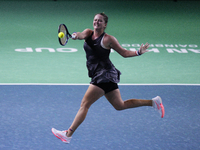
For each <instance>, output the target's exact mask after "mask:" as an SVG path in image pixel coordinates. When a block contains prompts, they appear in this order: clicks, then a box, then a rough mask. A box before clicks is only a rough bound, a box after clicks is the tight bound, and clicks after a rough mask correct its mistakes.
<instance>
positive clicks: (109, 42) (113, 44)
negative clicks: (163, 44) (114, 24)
mask: <svg viewBox="0 0 200 150" xmlns="http://www.w3.org/2000/svg"><path fill="white" fill-rule="evenodd" d="M104 45H105V46H106V47H107V48H108V49H111V48H112V49H114V50H115V51H116V52H118V53H119V54H120V55H121V56H123V57H125V58H126V57H134V56H139V55H141V54H144V53H145V52H148V50H147V49H148V48H149V44H148V43H146V44H145V45H143V44H142V45H141V47H140V49H139V50H138V51H129V50H126V49H124V48H123V47H122V46H121V45H120V44H119V42H118V40H117V39H116V38H115V37H114V36H111V35H108V34H106V35H105V37H104Z"/></svg>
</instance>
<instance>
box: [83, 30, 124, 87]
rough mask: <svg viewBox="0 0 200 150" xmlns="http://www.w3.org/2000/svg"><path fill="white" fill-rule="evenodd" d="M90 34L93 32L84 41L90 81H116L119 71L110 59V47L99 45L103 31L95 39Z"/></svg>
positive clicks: (118, 79)
mask: <svg viewBox="0 0 200 150" xmlns="http://www.w3.org/2000/svg"><path fill="white" fill-rule="evenodd" d="M92 35H93V33H92V34H91V35H90V36H89V37H88V38H87V39H86V40H85V42H84V50H85V52H86V59H87V62H86V65H87V69H88V76H89V77H90V78H91V82H90V83H97V84H98V83H106V82H114V83H118V82H119V81H120V74H121V72H120V71H119V70H117V69H116V68H115V66H114V65H113V64H112V62H111V61H110V58H109V55H110V49H105V48H103V47H102V45H101V42H102V40H103V37H104V35H105V32H104V33H103V34H102V35H101V36H100V37H98V38H97V39H95V40H92Z"/></svg>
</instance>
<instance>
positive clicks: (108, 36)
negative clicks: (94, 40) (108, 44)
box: [104, 33, 116, 41]
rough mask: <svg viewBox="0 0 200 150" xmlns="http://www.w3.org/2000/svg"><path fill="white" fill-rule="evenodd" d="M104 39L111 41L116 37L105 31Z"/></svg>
mask: <svg viewBox="0 0 200 150" xmlns="http://www.w3.org/2000/svg"><path fill="white" fill-rule="evenodd" d="M104 39H105V40H106V41H113V40H116V38H115V37H114V36H112V35H109V34H107V33H105V36H104Z"/></svg>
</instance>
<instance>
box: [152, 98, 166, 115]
mask: <svg viewBox="0 0 200 150" xmlns="http://www.w3.org/2000/svg"><path fill="white" fill-rule="evenodd" d="M152 100H153V108H155V109H156V110H157V111H158V112H159V113H160V115H161V118H163V117H164V115H165V108H164V106H163V104H162V99H161V97H160V96H156V97H154V98H152Z"/></svg>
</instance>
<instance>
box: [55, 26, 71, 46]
mask: <svg viewBox="0 0 200 150" xmlns="http://www.w3.org/2000/svg"><path fill="white" fill-rule="evenodd" d="M60 32H63V33H64V37H63V38H58V41H59V43H60V45H62V46H65V45H66V44H67V42H68V40H69V38H74V37H73V36H72V35H71V34H70V33H69V31H68V29H67V27H66V25H65V24H60V25H59V27H58V33H60Z"/></svg>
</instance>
